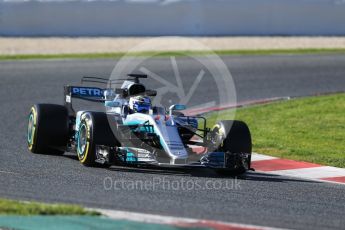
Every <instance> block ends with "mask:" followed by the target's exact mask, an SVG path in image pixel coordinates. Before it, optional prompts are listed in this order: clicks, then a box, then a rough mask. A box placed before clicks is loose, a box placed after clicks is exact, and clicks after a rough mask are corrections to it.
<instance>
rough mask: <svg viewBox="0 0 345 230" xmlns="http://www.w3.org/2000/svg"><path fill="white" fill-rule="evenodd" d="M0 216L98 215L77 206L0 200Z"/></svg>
mask: <svg viewBox="0 0 345 230" xmlns="http://www.w3.org/2000/svg"><path fill="white" fill-rule="evenodd" d="M0 215H24V216H28V215H91V216H94V215H99V213H97V212H93V211H88V210H85V209H84V208H83V207H81V206H78V205H67V204H44V203H38V202H22V201H14V200H7V199H0Z"/></svg>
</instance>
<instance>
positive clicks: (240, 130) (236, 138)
mask: <svg viewBox="0 0 345 230" xmlns="http://www.w3.org/2000/svg"><path fill="white" fill-rule="evenodd" d="M212 133H213V135H214V139H215V143H216V151H219V152H230V153H248V154H249V157H248V159H247V160H246V162H245V164H246V165H245V167H241V168H238V169H236V170H235V171H233V172H232V173H234V174H241V173H244V172H246V170H247V169H250V164H251V153H252V139H251V134H250V131H249V128H248V126H247V124H246V123H244V122H243V121H236V120H225V121H219V122H217V123H216V125H215V126H214V127H213V130H212ZM223 171H224V170H219V172H220V173H222V174H223ZM224 172H226V170H225V171H224Z"/></svg>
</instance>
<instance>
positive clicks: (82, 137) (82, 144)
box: [78, 124, 87, 158]
mask: <svg viewBox="0 0 345 230" xmlns="http://www.w3.org/2000/svg"><path fill="white" fill-rule="evenodd" d="M86 145H87V129H86V126H85V124H82V125H81V127H80V129H79V137H78V154H79V155H80V157H81V158H83V156H84V152H85V148H86Z"/></svg>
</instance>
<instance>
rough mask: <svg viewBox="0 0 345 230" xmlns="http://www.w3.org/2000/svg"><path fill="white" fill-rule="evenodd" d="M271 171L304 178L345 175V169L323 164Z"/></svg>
mask: <svg viewBox="0 0 345 230" xmlns="http://www.w3.org/2000/svg"><path fill="white" fill-rule="evenodd" d="M270 173H274V174H278V175H284V176H293V177H303V178H308V179H322V178H327V177H341V176H345V169H342V168H336V167H331V166H321V167H314V168H301V169H289V170H278V171H270Z"/></svg>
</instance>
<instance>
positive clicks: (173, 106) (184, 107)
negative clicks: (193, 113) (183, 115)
mask: <svg viewBox="0 0 345 230" xmlns="http://www.w3.org/2000/svg"><path fill="white" fill-rule="evenodd" d="M186 108H187V107H186V106H185V105H180V104H175V105H172V106H170V107H169V115H170V116H171V115H172V111H174V110H185V109H186Z"/></svg>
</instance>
